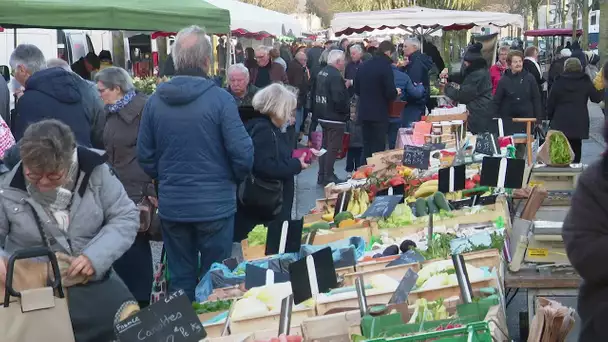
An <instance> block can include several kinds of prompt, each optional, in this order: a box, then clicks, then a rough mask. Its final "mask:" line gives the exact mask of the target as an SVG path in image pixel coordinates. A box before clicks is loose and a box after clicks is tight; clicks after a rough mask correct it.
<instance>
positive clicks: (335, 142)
mask: <svg viewBox="0 0 608 342" xmlns="http://www.w3.org/2000/svg"><path fill="white" fill-rule="evenodd" d="M319 124H320V125H321V128H323V143H322V147H323V148H324V149H326V150H327V153H325V154H324V155H322V156H321V157H320V158H319V180H320V181H330V182H331V181H333V180H334V179H333V178H334V164H335V162H336V157H337V156H338V151H339V150H340V148H341V147H342V138H343V137H344V131H345V129H346V125H345V124H341V123H331V122H319Z"/></svg>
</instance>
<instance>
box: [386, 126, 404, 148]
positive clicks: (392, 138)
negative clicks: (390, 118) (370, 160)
mask: <svg viewBox="0 0 608 342" xmlns="http://www.w3.org/2000/svg"><path fill="white" fill-rule="evenodd" d="M399 128H401V122H390V123H389V124H388V149H389V150H392V149H394V148H395V144H396V143H397V133H398V132H399Z"/></svg>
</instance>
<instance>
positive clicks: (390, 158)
mask: <svg viewBox="0 0 608 342" xmlns="http://www.w3.org/2000/svg"><path fill="white" fill-rule="evenodd" d="M366 160H367V165H373V166H374V172H379V171H382V170H385V169H387V168H388V166H389V164H390V163H397V165H401V162H402V161H403V149H396V150H388V151H383V152H378V153H374V154H373V155H372V156H371V157H369V158H367V159H366Z"/></svg>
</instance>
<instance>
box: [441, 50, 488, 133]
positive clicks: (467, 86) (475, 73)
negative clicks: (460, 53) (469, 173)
mask: <svg viewBox="0 0 608 342" xmlns="http://www.w3.org/2000/svg"><path fill="white" fill-rule="evenodd" d="M481 48H482V45H481V43H475V44H474V45H472V46H470V47H469V48H468V50H467V52H466V53H465V55H464V62H463V66H464V70H462V72H461V73H460V75H458V76H459V77H451V78H450V79H448V81H449V83H448V85H447V86H446V87H445V95H446V96H447V97H449V98H451V99H452V100H454V101H458V102H459V103H462V104H465V105H466V106H467V110H468V111H469V118H468V119H467V125H468V128H469V130H470V131H471V132H472V133H473V134H478V133H483V132H487V131H488V130H489V128H490V124H491V123H492V114H491V110H490V109H491V108H492V81H491V80H490V73H489V72H488V63H487V62H486V60H485V59H484V58H483V56H482V55H481ZM456 78H460V80H458V79H456Z"/></svg>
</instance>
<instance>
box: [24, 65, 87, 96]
mask: <svg viewBox="0 0 608 342" xmlns="http://www.w3.org/2000/svg"><path fill="white" fill-rule="evenodd" d="M79 77H80V76H78V75H76V74H74V73H72V72H69V71H66V70H63V69H62V68H50V69H45V70H40V71H38V72H36V73H34V74H33V75H32V76H31V77H30V78H29V79H28V80H27V82H25V89H26V91H27V90H36V91H39V92H41V93H44V94H46V95H48V96H50V97H52V98H54V99H55V100H57V101H59V102H62V103H77V102H80V100H81V99H82V94H81V93H80V87H79V83H80V82H79V81H80V80H79V79H78V78H79Z"/></svg>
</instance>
